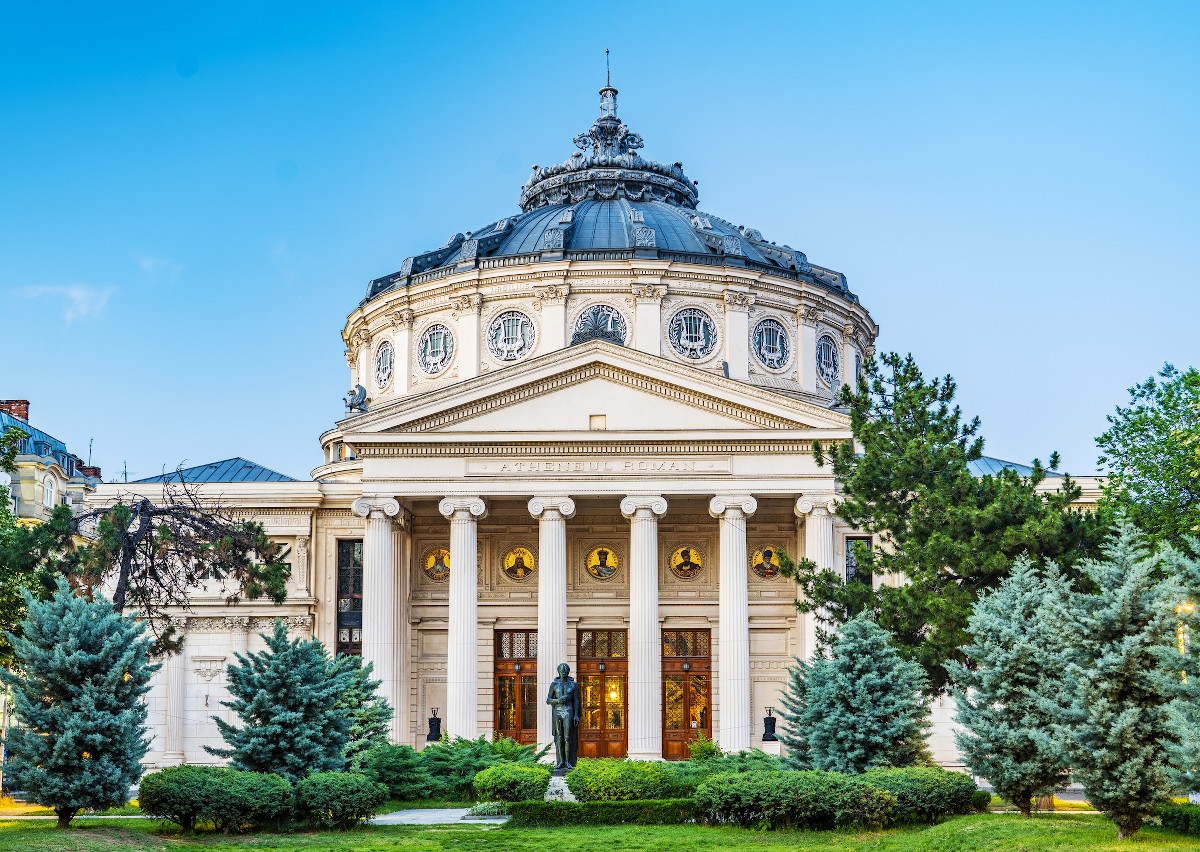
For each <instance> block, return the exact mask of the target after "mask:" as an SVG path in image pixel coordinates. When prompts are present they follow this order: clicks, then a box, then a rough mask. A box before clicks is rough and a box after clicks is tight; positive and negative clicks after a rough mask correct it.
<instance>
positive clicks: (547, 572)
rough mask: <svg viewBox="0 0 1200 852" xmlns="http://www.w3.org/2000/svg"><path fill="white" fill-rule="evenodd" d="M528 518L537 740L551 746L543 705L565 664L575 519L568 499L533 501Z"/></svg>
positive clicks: (546, 710)
mask: <svg viewBox="0 0 1200 852" xmlns="http://www.w3.org/2000/svg"><path fill="white" fill-rule="evenodd" d="M529 514H531V515H533V516H534V517H535V518H537V519H538V563H539V564H538V651H537V684H538V686H537V688H538V702H537V708H538V711H537V713H538V716H537V730H538V733H537V737H538V743H539V744H540V745H543V746H544V745H547V744H552V743H553V742H554V735H553V733H552V731H551V719H550V714H551V710H552V709H553V708H551V706H550V705H549V704H547V703H546V702H545V700H544V699H545V696H546V694H547V693H549V691H550V683H551V682H552V681H553V680H554V678H555V677H557V675H558V672H557V669H558V664H559V663H565V662H567V521H568V520H570V519H571V518H573V517H574V516H575V501H574V500H572V499H571V498H570V497H534V498H533V499H532V500H530V501H529Z"/></svg>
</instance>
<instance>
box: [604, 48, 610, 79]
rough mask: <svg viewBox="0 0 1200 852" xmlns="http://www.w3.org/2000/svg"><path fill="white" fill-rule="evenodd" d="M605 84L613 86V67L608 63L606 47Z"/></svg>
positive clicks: (606, 49)
mask: <svg viewBox="0 0 1200 852" xmlns="http://www.w3.org/2000/svg"><path fill="white" fill-rule="evenodd" d="M604 85H605V86H606V87H608V88H610V89H611V88H612V67H611V66H610V65H609V64H608V48H607V47H606V48H604Z"/></svg>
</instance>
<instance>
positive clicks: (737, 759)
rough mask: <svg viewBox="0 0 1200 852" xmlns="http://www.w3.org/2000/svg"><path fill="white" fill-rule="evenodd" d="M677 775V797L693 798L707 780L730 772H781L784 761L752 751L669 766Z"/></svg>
mask: <svg viewBox="0 0 1200 852" xmlns="http://www.w3.org/2000/svg"><path fill="white" fill-rule="evenodd" d="M667 765H668V766H670V767H671V771H672V772H674V773H675V792H674V795H676V796H691V795H693V794H694V793H695V792H696V787H698V786H699V785H700V782H701V781H703V780H704V779H705V778H708V777H710V776H712V775H721V774H725V773H728V772H753V771H756V770H780V769H782V768H783V761H782V760H780V759H779V758H778V757H775V756H774V755H770V754H767V753H766V752H762V751H757V750H750V751H739V752H737V753H736V754H722V755H720V756H718V757H711V758H708V759H705V760H684V761H680V762H678V763H670V764H667Z"/></svg>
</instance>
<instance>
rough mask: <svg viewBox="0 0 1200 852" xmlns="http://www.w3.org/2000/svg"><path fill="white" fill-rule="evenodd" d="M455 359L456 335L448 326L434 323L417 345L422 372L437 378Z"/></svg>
mask: <svg viewBox="0 0 1200 852" xmlns="http://www.w3.org/2000/svg"><path fill="white" fill-rule="evenodd" d="M453 357H454V334H453V333H452V332H451V331H450V329H448V328H446V326H444V325H442V324H441V323H440V322H439V323H434V324H433V325H431V326H429V328H427V329H425V331H424V333H423V334H422V335H421V342H420V343H419V344H417V363H418V364H419V365H420V366H421V370H422V371H423V372H425V373H427V374H429V375H431V376H436V375H437V374H438V373H440V372H442V370H444V369H446V367H447V366H449V364H450V359H451V358H453Z"/></svg>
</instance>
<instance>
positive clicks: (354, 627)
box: [336, 539, 363, 654]
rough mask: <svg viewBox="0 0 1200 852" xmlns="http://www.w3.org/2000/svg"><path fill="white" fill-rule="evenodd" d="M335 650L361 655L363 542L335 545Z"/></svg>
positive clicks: (340, 652)
mask: <svg viewBox="0 0 1200 852" xmlns="http://www.w3.org/2000/svg"><path fill="white" fill-rule="evenodd" d="M337 560H338V569H337V646H336V650H337V653H339V654H361V653H362V591H363V543H362V539H353V540H340V541H338V543H337Z"/></svg>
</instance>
